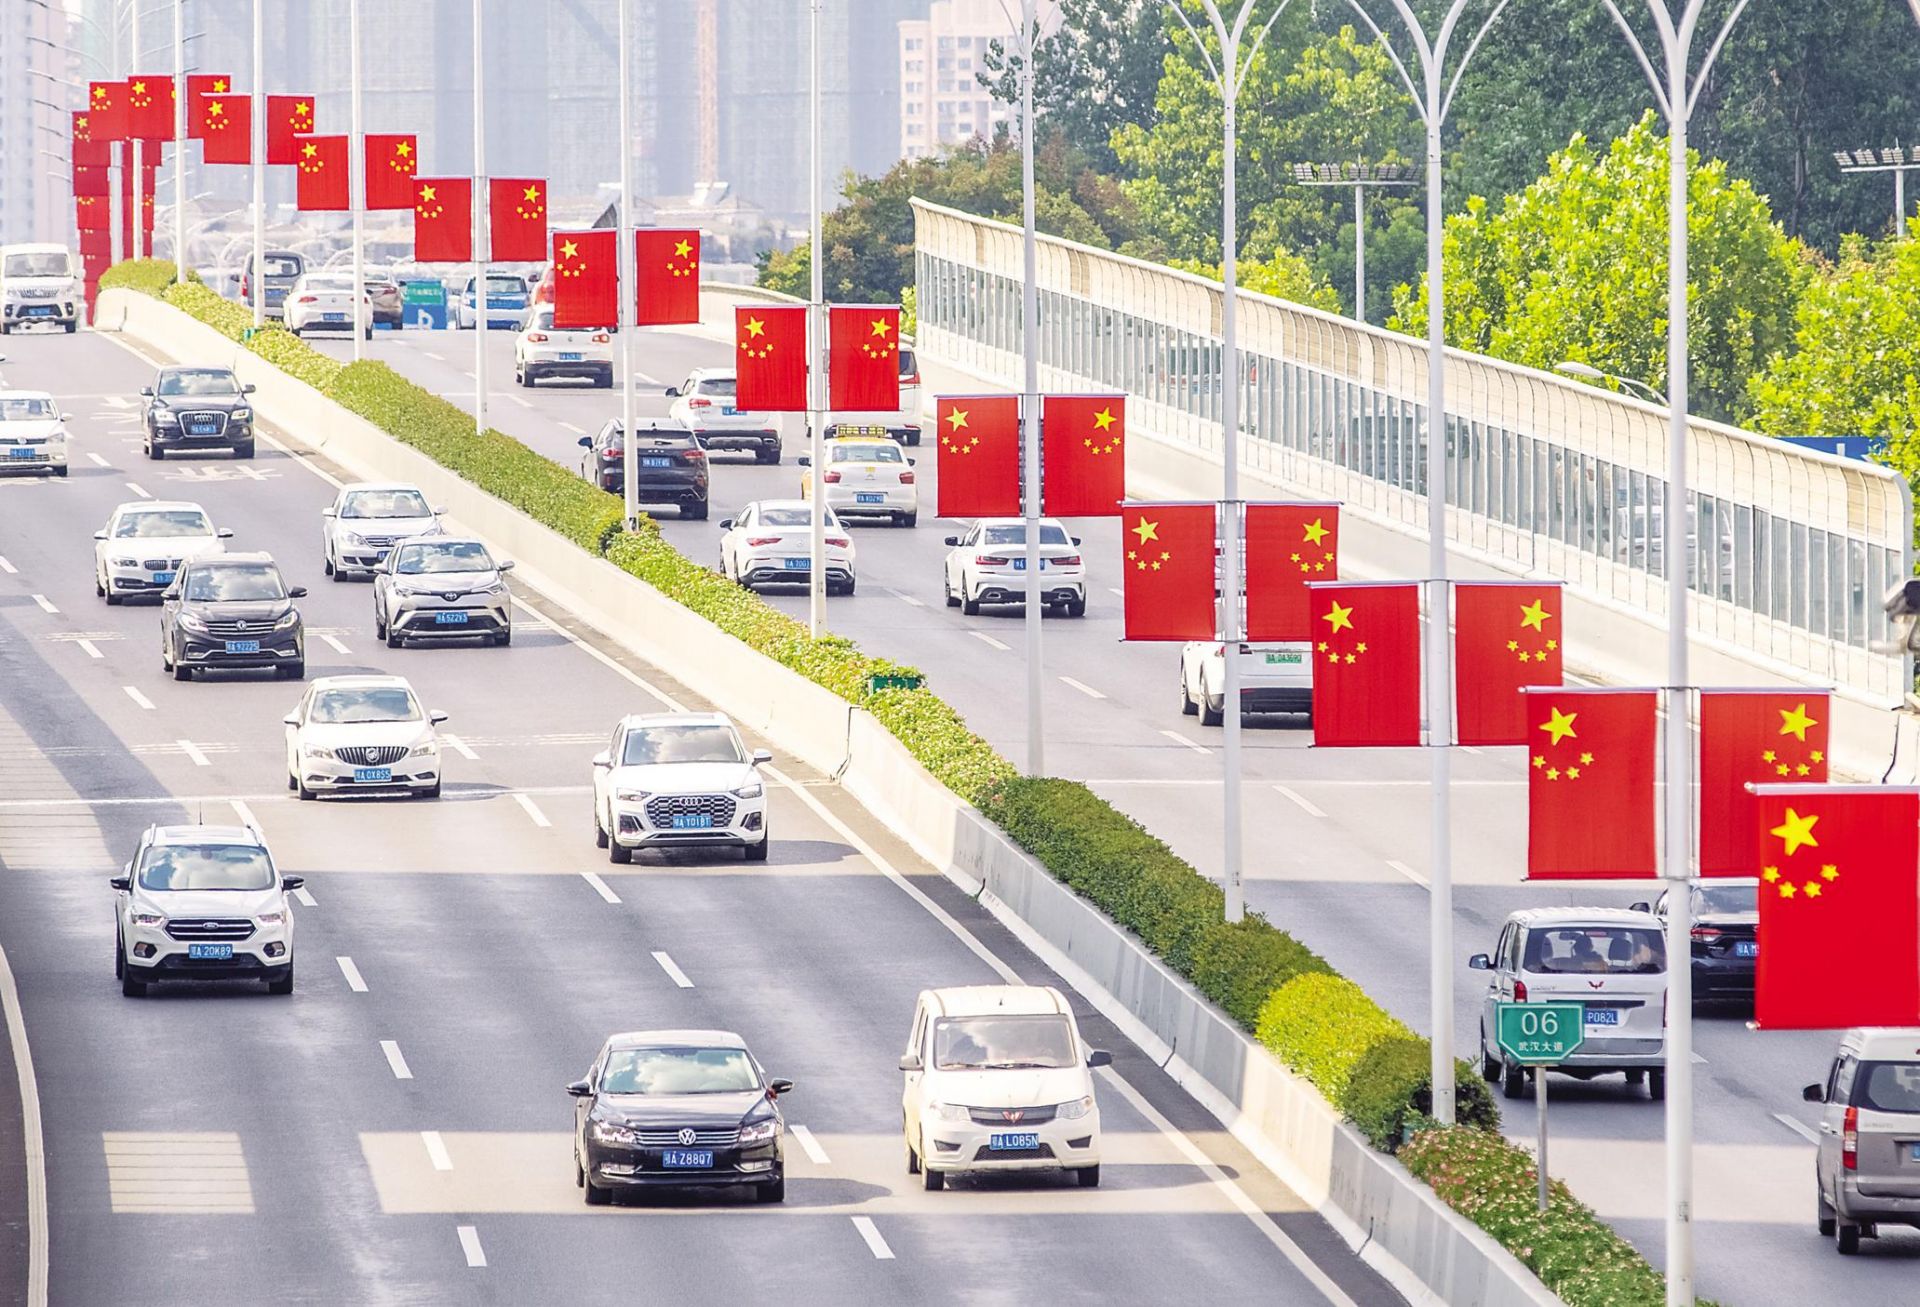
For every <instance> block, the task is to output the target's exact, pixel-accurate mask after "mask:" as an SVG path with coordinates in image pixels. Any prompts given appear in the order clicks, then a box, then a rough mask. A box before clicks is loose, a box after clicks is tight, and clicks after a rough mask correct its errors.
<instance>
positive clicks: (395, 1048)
mask: <svg viewBox="0 0 1920 1307" xmlns="http://www.w3.org/2000/svg"><path fill="white" fill-rule="evenodd" d="M380 1051H381V1052H382V1053H385V1054H386V1055H387V1065H388V1066H390V1067H392V1068H393V1078H394V1079H395V1080H411V1079H413V1069H412V1068H411V1067H409V1066H408V1065H407V1059H406V1058H404V1057H402V1056H400V1045H399V1043H398V1042H397V1041H395V1040H392V1039H383V1040H381V1041H380Z"/></svg>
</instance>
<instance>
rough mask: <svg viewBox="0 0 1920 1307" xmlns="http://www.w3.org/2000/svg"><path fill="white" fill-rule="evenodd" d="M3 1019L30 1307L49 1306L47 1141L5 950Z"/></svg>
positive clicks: (0, 963) (0, 990)
mask: <svg viewBox="0 0 1920 1307" xmlns="http://www.w3.org/2000/svg"><path fill="white" fill-rule="evenodd" d="M0 1017H4V1018H5V1019H6V1026H7V1040H8V1044H9V1046H10V1047H11V1049H12V1052H13V1071H14V1076H15V1078H16V1079H18V1080H19V1082H20V1124H21V1128H22V1132H23V1133H24V1134H25V1135H26V1150H25V1151H26V1155H27V1156H26V1163H27V1307H47V1141H46V1135H45V1134H44V1133H43V1131H42V1130H41V1127H40V1086H39V1083H38V1082H37V1081H36V1080H35V1079H34V1077H33V1051H32V1050H31V1049H30V1048H28V1046H27V1022H26V1018H25V1017H24V1016H23V1015H22V1014H21V1011H20V990H19V988H18V987H17V986H16V985H15V984H14V983H13V968H12V967H11V966H9V965H8V964H7V951H6V950H5V949H0Z"/></svg>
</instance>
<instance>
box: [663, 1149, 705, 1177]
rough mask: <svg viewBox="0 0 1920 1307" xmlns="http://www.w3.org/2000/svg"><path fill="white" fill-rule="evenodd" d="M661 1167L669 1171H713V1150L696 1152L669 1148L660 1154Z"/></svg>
mask: <svg viewBox="0 0 1920 1307" xmlns="http://www.w3.org/2000/svg"><path fill="white" fill-rule="evenodd" d="M660 1165H662V1166H664V1167H666V1168H667V1169H668V1170H669V1171H711V1170H712V1169H713V1150H712V1149H703V1150H701V1151H698V1152H696V1151H694V1150H692V1149H689V1148H669V1149H667V1151H666V1152H664V1153H662V1154H660Z"/></svg>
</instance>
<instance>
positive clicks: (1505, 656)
mask: <svg viewBox="0 0 1920 1307" xmlns="http://www.w3.org/2000/svg"><path fill="white" fill-rule="evenodd" d="M1560 612H1561V592H1560V583H1559V582H1558V581H1485V582H1465V581H1463V582H1461V583H1459V584H1458V585H1456V586H1455V587H1454V590H1453V628H1454V629H1453V693H1454V724H1455V732H1456V738H1457V739H1458V741H1459V742H1460V743H1461V744H1525V743H1527V741H1528V739H1529V738H1530V737H1529V736H1528V735H1527V707H1526V703H1525V696H1523V695H1522V694H1521V693H1520V690H1521V687H1522V686H1528V685H1559V684H1560V683H1561V672H1560V654H1561V649H1560Z"/></svg>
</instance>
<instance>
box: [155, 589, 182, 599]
mask: <svg viewBox="0 0 1920 1307" xmlns="http://www.w3.org/2000/svg"><path fill="white" fill-rule="evenodd" d="M160 597H161V598H162V599H178V598H179V597H180V587H179V586H169V587H168V588H167V589H165V590H163V591H161V592H160Z"/></svg>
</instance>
